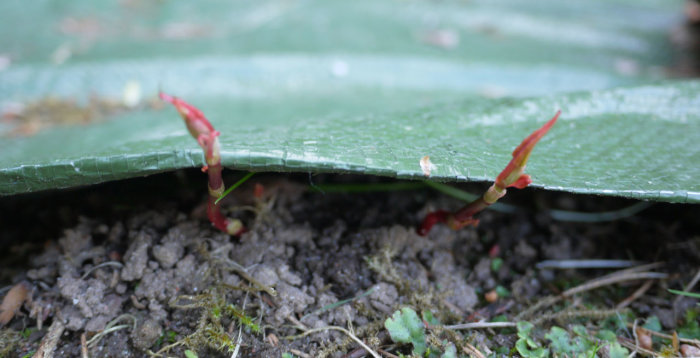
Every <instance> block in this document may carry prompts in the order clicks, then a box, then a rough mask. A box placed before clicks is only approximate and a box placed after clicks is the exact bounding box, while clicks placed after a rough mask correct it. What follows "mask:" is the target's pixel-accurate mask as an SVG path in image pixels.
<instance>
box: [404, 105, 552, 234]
mask: <svg viewBox="0 0 700 358" xmlns="http://www.w3.org/2000/svg"><path fill="white" fill-rule="evenodd" d="M560 114H561V111H557V113H556V114H555V115H554V117H552V119H550V120H549V121H547V123H545V124H544V125H543V126H542V127H540V128H539V129H537V130H536V131H534V132H532V134H530V135H529V136H528V137H527V138H525V139H524V140H523V141H522V143H520V145H518V146H517V147H516V148H515V150H513V153H512V155H513V158H512V159H511V160H510V162H509V163H508V165H506V167H505V169H503V171H502V172H501V173H500V174H498V177H497V178H496V181H495V182H494V183H493V185H491V187H490V188H489V189H488V190H487V191H486V192H485V193H484V195H482V196H481V197H480V198H478V199H476V200H474V201H472V202H471V203H469V204H467V205H466V206H465V207H463V208H461V209H459V210H457V211H456V212H454V213H449V212H447V211H444V210H438V211H435V212H432V213H428V215H426V217H425V219H423V222H422V223H421V225H420V227H418V229H417V232H418V234H419V235H421V236H425V235H427V234H428V232H430V229H432V228H433V226H435V224H437V223H445V224H447V225H448V226H449V227H450V228H451V229H453V230H458V229H461V228H463V227H465V226H476V225H478V224H479V220H478V219H474V215H476V214H478V213H479V212H481V211H483V210H484V209H486V208H487V207H489V205H491V204H493V203H495V202H496V201H498V199H500V198H502V197H503V196H504V195H506V188H511V187H513V188H517V189H523V188H525V187H527V186H528V185H530V183H532V178H530V176H529V175H527V174H524V171H525V165H526V164H527V160H528V159H529V157H530V153H532V149H533V148H535V144H537V142H538V141H539V140H540V139H542V137H544V135H545V134H547V131H549V129H550V128H552V126H553V125H554V123H555V122H556V121H557V119H558V118H559V115H560Z"/></svg>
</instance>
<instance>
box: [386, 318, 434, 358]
mask: <svg viewBox="0 0 700 358" xmlns="http://www.w3.org/2000/svg"><path fill="white" fill-rule="evenodd" d="M384 327H386V329H387V330H388V331H389V335H390V336H391V340H393V341H394V342H396V343H410V344H411V345H413V354H415V355H423V353H425V350H426V343H425V326H423V322H422V321H421V320H420V318H418V314H416V311H414V310H413V309H411V308H409V307H404V308H402V309H401V310H399V311H396V312H394V314H393V315H392V316H391V317H390V318H387V320H386V321H385V322H384Z"/></svg>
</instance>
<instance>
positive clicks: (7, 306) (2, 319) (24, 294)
mask: <svg viewBox="0 0 700 358" xmlns="http://www.w3.org/2000/svg"><path fill="white" fill-rule="evenodd" d="M30 290H31V286H29V283H27V282H24V281H23V282H20V283H18V284H16V285H15V286H14V287H12V288H11V289H10V291H9V292H7V295H5V298H4V299H3V300H2V304H0V327H2V326H4V325H6V324H7V323H9V322H10V321H11V320H12V318H13V317H14V316H15V312H17V310H18V309H19V308H20V307H21V306H22V303H24V301H26V300H27V298H29V291H30Z"/></svg>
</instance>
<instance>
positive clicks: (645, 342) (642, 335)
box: [637, 327, 652, 350]
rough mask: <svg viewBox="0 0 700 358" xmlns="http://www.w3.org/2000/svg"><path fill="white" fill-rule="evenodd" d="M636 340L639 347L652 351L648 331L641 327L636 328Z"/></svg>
mask: <svg viewBox="0 0 700 358" xmlns="http://www.w3.org/2000/svg"><path fill="white" fill-rule="evenodd" d="M637 340H638V342H639V346H640V347H642V348H644V349H647V350H652V347H651V346H652V340H651V333H649V331H647V330H646V329H644V328H642V327H637Z"/></svg>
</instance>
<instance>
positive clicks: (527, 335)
mask: <svg viewBox="0 0 700 358" xmlns="http://www.w3.org/2000/svg"><path fill="white" fill-rule="evenodd" d="M534 328H535V327H534V326H533V325H532V324H531V323H530V322H518V340H517V342H516V343H515V349H516V350H517V351H518V354H520V355H521V356H522V357H525V358H540V357H549V356H550V353H551V355H552V356H555V357H597V356H598V355H599V351H600V350H601V349H603V347H605V349H606V351H607V356H609V357H611V358H623V357H627V356H628V355H629V351H628V350H627V349H626V348H624V347H622V346H621V345H620V343H618V342H617V337H616V336H615V333H613V332H612V331H609V330H601V331H599V332H598V334H597V335H596V336H595V337H593V336H591V335H590V334H589V333H588V331H587V330H586V328H585V327H583V326H581V325H574V326H572V327H571V331H570V332H569V331H567V330H565V329H563V328H561V327H557V326H553V327H552V328H550V329H549V332H547V333H546V334H545V335H544V338H545V339H547V340H548V341H549V344H547V345H542V344H540V343H539V342H537V340H535V339H534V338H533V337H532V331H533V329H534Z"/></svg>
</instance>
